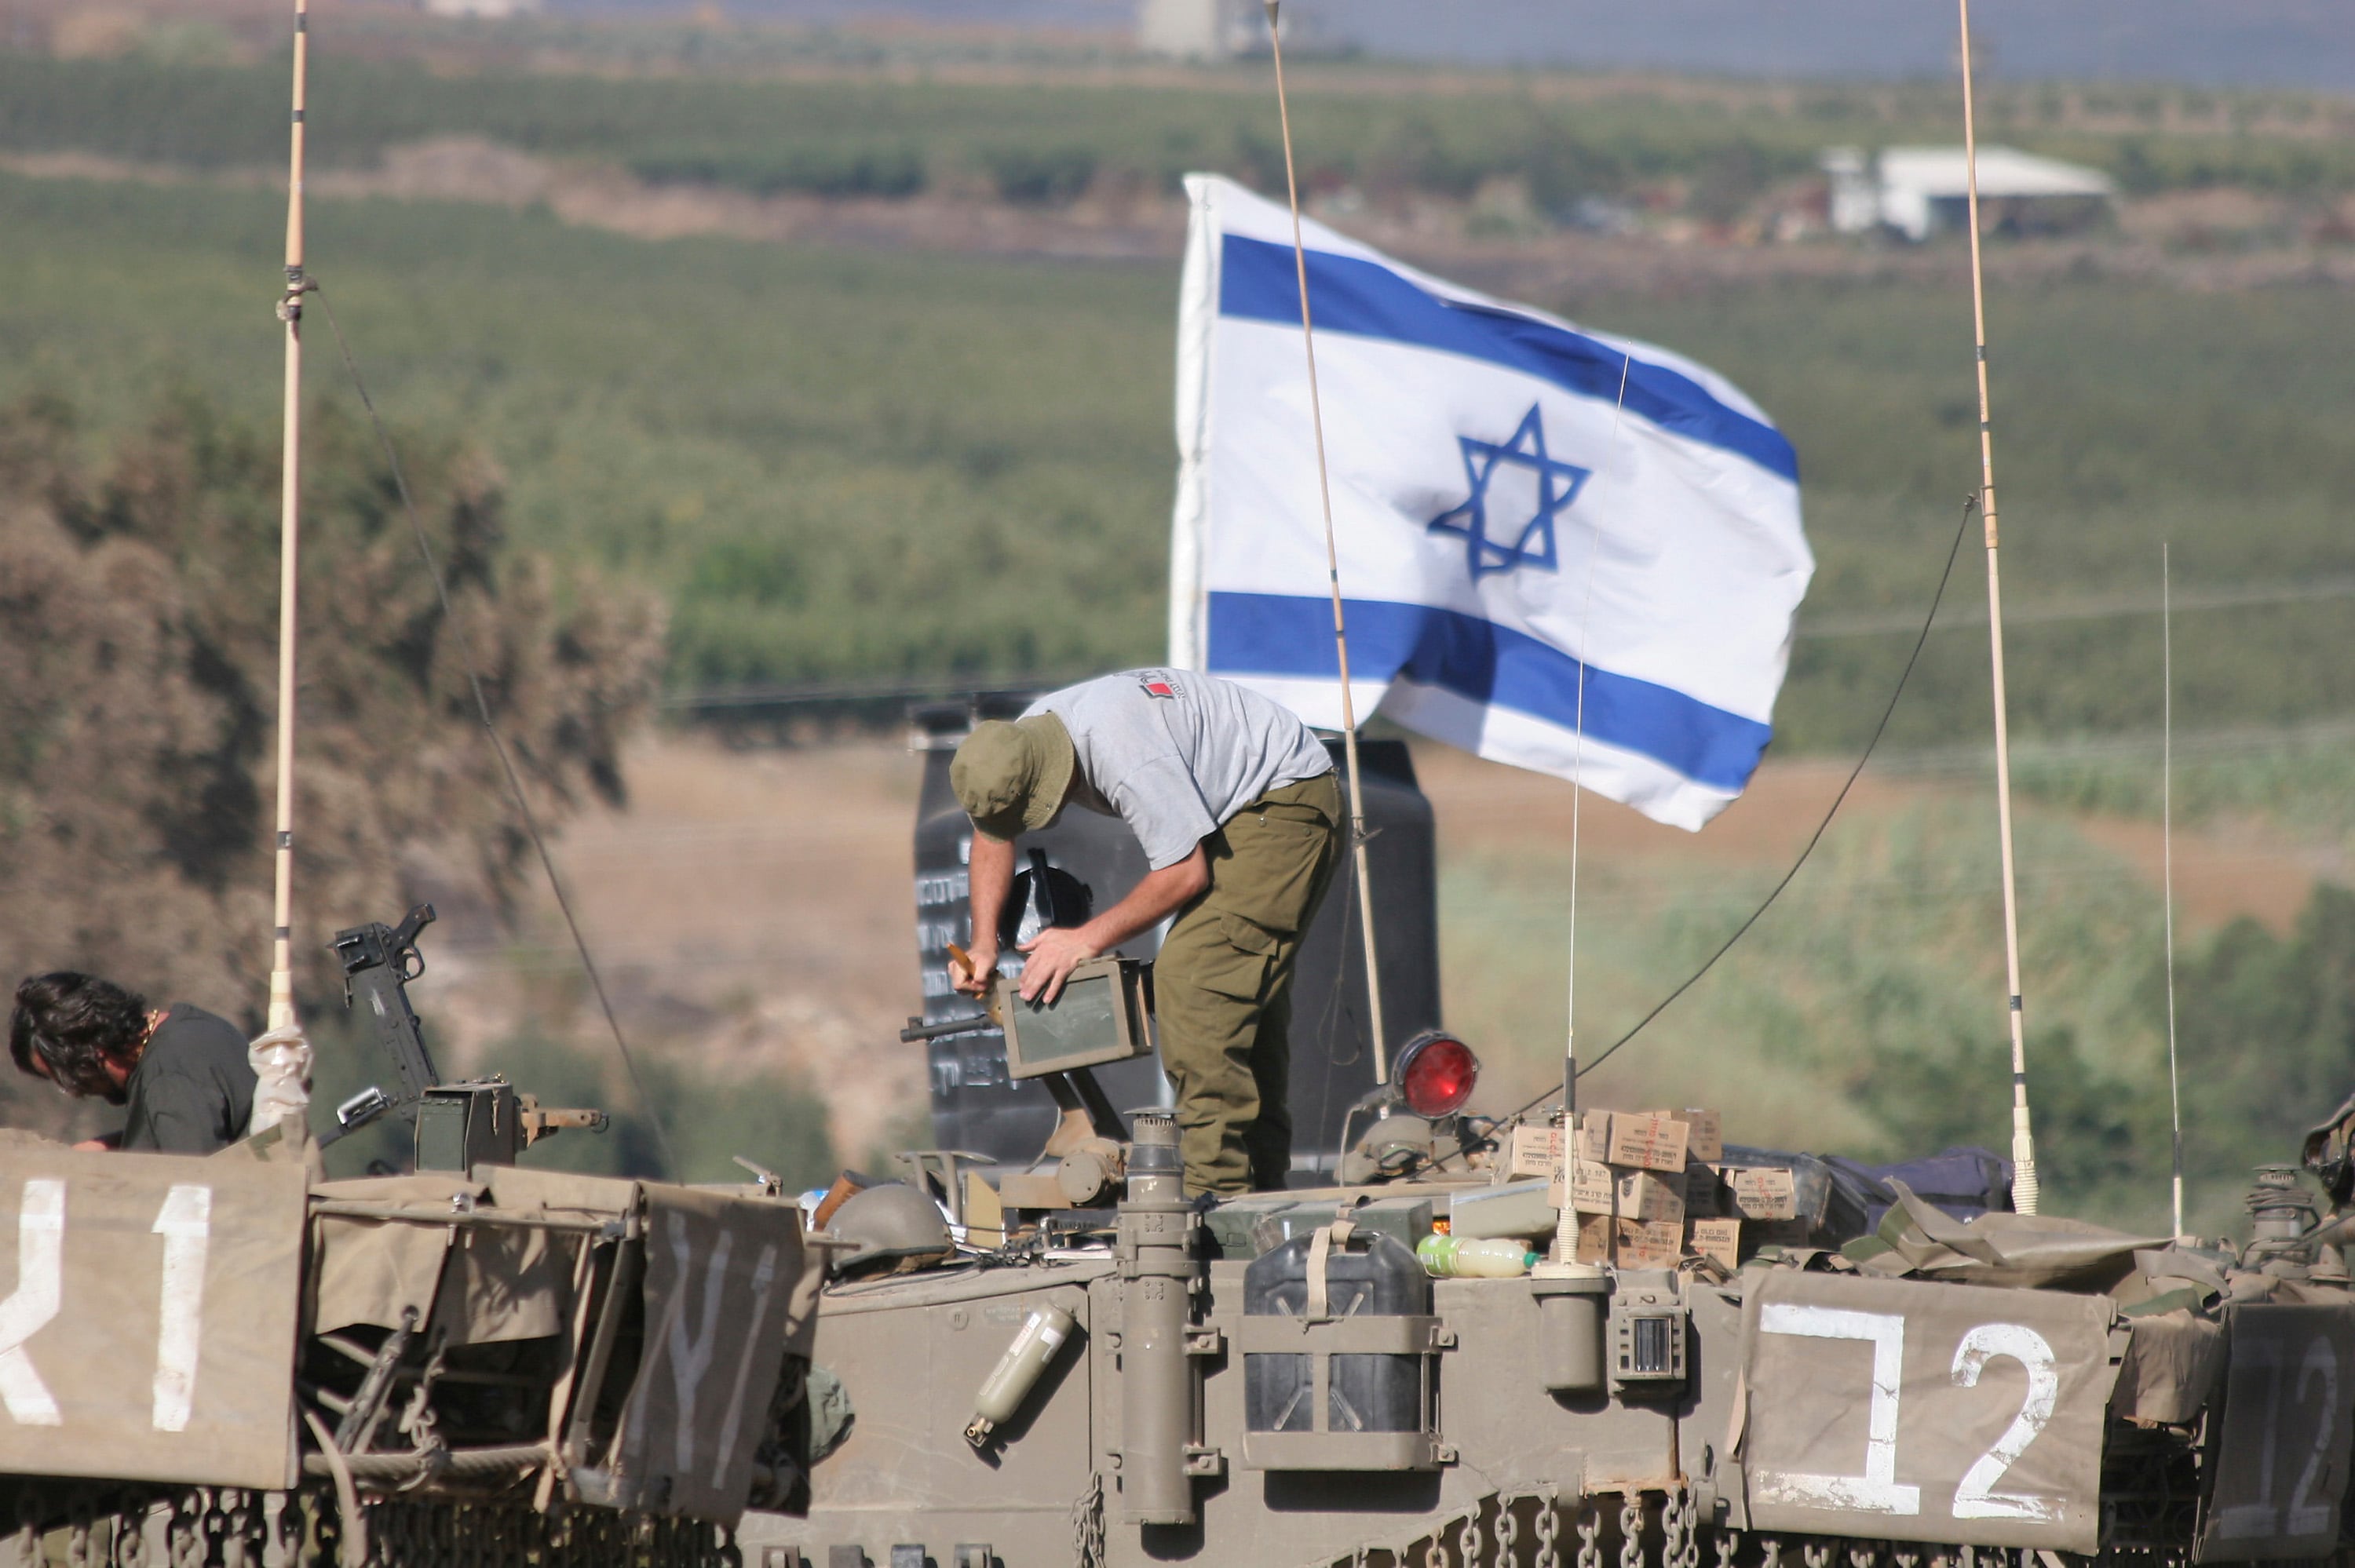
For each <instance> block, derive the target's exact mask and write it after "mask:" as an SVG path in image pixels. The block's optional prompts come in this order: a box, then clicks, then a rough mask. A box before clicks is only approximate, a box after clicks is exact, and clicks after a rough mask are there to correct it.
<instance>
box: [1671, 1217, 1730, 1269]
mask: <svg viewBox="0 0 2355 1568" xmlns="http://www.w3.org/2000/svg"><path fill="white" fill-rule="evenodd" d="M1685 1229H1686V1240H1685V1246H1686V1249H1687V1250H1688V1251H1689V1252H1691V1253H1693V1254H1694V1255H1696V1256H1700V1257H1705V1258H1708V1259H1710V1261H1711V1262H1713V1263H1715V1264H1717V1265H1718V1266H1720V1267H1721V1268H1725V1269H1735V1268H1739V1267H1741V1266H1742V1222H1741V1221H1740V1220H1694V1221H1693V1222H1691V1223H1690V1224H1689V1225H1687V1226H1686V1228H1685Z"/></svg>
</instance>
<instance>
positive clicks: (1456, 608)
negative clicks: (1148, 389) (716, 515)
mask: <svg viewBox="0 0 2355 1568" xmlns="http://www.w3.org/2000/svg"><path fill="white" fill-rule="evenodd" d="M1186 188H1187V191H1188V194H1189V195H1190V196H1191V197H1192V200H1193V219H1192V225H1191V228H1190V229H1189V232H1188V238H1187V245H1186V267H1185V280H1184V283H1183V287H1182V292H1181V300H1180V305H1179V312H1178V341H1177V445H1178V450H1179V452H1180V455H1181V460H1182V461H1181V466H1180V469H1179V472H1178V486H1177V514H1176V519H1175V525H1174V536H1173V539H1172V544H1171V551H1170V595H1169V606H1170V630H1169V641H1170V662H1171V663H1172V664H1174V665H1177V666H1178V667H1180V668H1185V669H1198V670H1206V671H1209V673H1213V674H1218V675H1222V676H1224V677H1226V678H1228V679H1230V680H1233V681H1237V682H1240V683H1242V684H1245V685H1248V686H1251V687H1252V688H1253V689H1254V690H1257V691H1261V692H1263V693H1265V694H1268V695H1269V696H1272V697H1274V698H1275V699H1277V700H1278V701H1280V702H1282V703H1284V704H1285V705H1288V706H1290V707H1291V708H1292V709H1293V710H1294V711H1295V712H1296V713H1298V714H1299V715H1301V716H1302V717H1303V718H1304V719H1305V720H1307V721H1308V722H1309V723H1310V724H1312V725H1316V726H1323V727H1326V728H1338V727H1339V726H1340V724H1341V701H1340V682H1339V679H1338V664H1337V660H1336V657H1335V652H1334V646H1333V612H1332V605H1331V599H1330V590H1329V588H1328V586H1327V575H1326V556H1325V535H1324V522H1323V514H1322V512H1321V510H1320V508H1319V505H1318V502H1317V494H1316V444H1315V434H1314V431H1313V430H1312V429H1311V426H1310V418H1309V402H1308V376H1307V367H1306V364H1305V358H1304V356H1303V354H1302V351H1301V342H1300V291H1299V287H1298V284H1297V281H1296V273H1295V263H1294V258H1293V249H1292V220H1291V217H1290V215H1289V213H1288V212H1287V211H1286V209H1284V207H1279V206H1277V205H1275V204H1274V203H1272V202H1269V201H1266V200H1264V199H1263V198H1261V197H1259V196H1254V195H1252V193H1251V192H1250V191H1247V190H1245V189H1243V188H1242V187H1241V185H1235V184H1234V183H1232V182H1231V181H1229V180H1224V179H1220V178H1218V177H1215V176H1212V175H1190V176H1188V179H1187V181H1186ZM1304 232H1305V237H1306V243H1307V250H1308V299H1309V306H1310V311H1311V314H1312V317H1313V320H1314V322H1315V326H1316V370H1317V378H1318V387H1319V390H1320V392H1321V395H1322V397H1323V401H1324V412H1325V443H1326V452H1327V459H1328V461H1329V463H1330V465H1331V471H1332V490H1333V521H1334V528H1335V532H1336V536H1337V540H1338V547H1339V556H1340V574H1341V588H1342V593H1343V595H1344V599H1345V609H1346V613H1347V617H1348V639H1349V675H1350V684H1351V687H1352V688H1353V690H1352V695H1353V696H1354V697H1355V699H1356V704H1357V711H1358V716H1359V720H1360V721H1361V722H1362V721H1363V720H1364V719H1365V718H1366V717H1367V716H1369V715H1371V714H1372V713H1374V712H1375V711H1376V710H1377V708H1379V710H1380V712H1382V713H1384V714H1386V715H1390V716H1391V718H1393V719H1396V720H1397V721H1398V722H1400V723H1401V724H1403V725H1406V726H1409V727H1411V728H1413V729H1416V730H1419V731H1421V732H1422V733H1423V734H1425V735H1428V736H1433V738H1435V739H1439V740H1444V741H1447V742H1449V743H1451V744H1453V745H1456V746H1460V747H1465V748H1466V749H1467V750H1471V751H1475V752H1477V753H1478V754H1479V755H1480V756H1482V757H1487V758H1494V759H1495V760H1497V761H1499V762H1508V763H1513V764H1516V765H1518V766H1520V767H1524V768H1537V769H1539V770H1540V771H1543V772H1547V773H1553V774H1558V775H1560V776H1561V777H1562V778H1565V779H1568V778H1573V777H1576V778H1578V779H1580V781H1581V782H1582V783H1583V784H1584V785H1585V786H1586V787H1588V788H1590V789H1595V790H1598V791H1600V792H1601V793H1603V794H1605V795H1608V796H1610V797H1611V798H1612V799H1614V800H1622V801H1625V802H1626V803H1627V804H1628V805H1631V806H1633V807H1635V808H1636V810H1640V811H1642V812H1644V813H1645V814H1646V816H1649V817H1651V818H1653V819H1655V820H1656V821H1662V822H1669V823H1673V824H1675V825H1677V826H1679V827H1684V828H1699V827H1700V826H1701V825H1702V824H1703V823H1705V822H1707V821H1709V820H1710V818H1711V817H1712V816H1714V815H1716V814H1717V812H1718V811H1720V810H1722V809H1724V807H1725V805H1726V803H1727V802H1729V801H1731V800H1733V799H1734V797H1736V796H1737V795H1739V794H1740V793H1741V792H1742V787H1743V786H1744V785H1745V784H1746V783H1747V782H1748V781H1749V779H1750V775H1751V773H1752V771H1753V769H1755V768H1756V767H1757V765H1758V759H1759V757H1760V755H1761V754H1762V753H1763V752H1764V750H1765V747H1766V743H1767V741H1768V739H1769V738H1770V737H1771V736H1772V734H1773V729H1772V725H1771V721H1772V719H1773V715H1774V695H1775V693H1776V692H1777V691H1778V690H1779V689H1780V688H1781V686H1782V683H1783V673H1784V670H1785V666H1786V664H1787V663H1788V662H1789V656H1790V638H1791V623H1792V617H1793V615H1794V614H1795V613H1796V610H1797V609H1798V605H1799V600H1800V599H1801V597H1802V596H1803V595H1805V593H1806V588H1807V579H1808V577H1810V576H1811V575H1812V574H1813V572H1814V570H1815V562H1814V558H1813V557H1812V556H1810V555H1809V553H1808V550H1807V544H1806V535H1804V534H1803V533H1802V532H1801V529H1800V526H1799V482H1798V462H1797V458H1796V454H1795V453H1794V452H1793V450H1792V448H1791V443H1790V442H1789V441H1788V440H1785V438H1784V436H1783V434H1782V432H1781V431H1779V430H1777V429H1775V428H1774V425H1773V424H1772V423H1771V422H1770V421H1769V420H1768V419H1767V418H1766V416H1765V414H1764V412H1763V411H1761V410H1760V409H1759V408H1758V407H1757V405H1755V404H1753V402H1751V401H1750V399H1749V398H1747V397H1744V396H1742V393H1741V391H1740V390H1739V389H1737V388H1736V387H1733V386H1732V384H1731V383H1729V382H1728V381H1726V380H1725V379H1724V378H1723V377H1722V376H1718V375H1716V374H1715V373H1714V372H1712V371H1710V370H1708V369H1706V368H1704V367H1703V366H1699V365H1696V364H1694V363H1692V362H1691V361H1690V360H1688V359H1685V358H1682V357H1681V356H1679V355H1674V354H1671V353H1669V352H1668V351H1667V350H1665V349H1660V348H1656V347H1654V346H1652V345H1651V344H1644V343H1636V342H1633V341H1631V340H1628V339H1625V338H1618V337H1612V336H1608V335H1606V334H1601V333H1594V332H1590V331H1587V330H1586V329H1585V328H1582V327H1579V326H1576V325H1573V324H1572V323H1569V322H1567V321H1563V320H1561V318H1559V317H1556V316H1550V315H1546V314H1544V313H1540V312H1537V311H1532V310H1528V309H1524V308H1523V307H1521V306H1518V305H1512V304H1507V303H1504V302H1499V301H1496V300H1492V299H1489V298H1488V297H1487V296H1486V295H1483V294H1478V293H1475V292H1473V291H1471V290H1468V289H1461V288H1457V287H1455V285H1454V284H1451V283H1446V282H1443V281H1440V280H1438V279H1435V278H1432V277H1428V276H1426V275H1424V274H1423V273H1421V272H1418V271H1416V270H1413V269H1412V268H1409V267H1406V266H1402V265H1401V264H1400V263H1398V262H1396V261H1393V260H1390V259H1389V258H1387V257H1384V256H1382V255H1380V253H1379V252H1376V251H1374V250H1370V249H1367V248H1366V247H1365V246H1362V245H1359V244H1357V243H1356V242H1354V241H1352V240H1350V239H1348V238H1344V237H1343V236H1341V235H1339V234H1337V233H1335V232H1334V231H1332V230H1331V229H1328V228H1324V227H1323V226H1321V225H1318V224H1315V223H1308V224H1305V226H1304ZM1582 672H1583V674H1584V681H1583V686H1584V722H1583V737H1582V739H1581V736H1580V729H1581V725H1580V696H1581V693H1580V687H1581V684H1582V682H1581V673H1582Z"/></svg>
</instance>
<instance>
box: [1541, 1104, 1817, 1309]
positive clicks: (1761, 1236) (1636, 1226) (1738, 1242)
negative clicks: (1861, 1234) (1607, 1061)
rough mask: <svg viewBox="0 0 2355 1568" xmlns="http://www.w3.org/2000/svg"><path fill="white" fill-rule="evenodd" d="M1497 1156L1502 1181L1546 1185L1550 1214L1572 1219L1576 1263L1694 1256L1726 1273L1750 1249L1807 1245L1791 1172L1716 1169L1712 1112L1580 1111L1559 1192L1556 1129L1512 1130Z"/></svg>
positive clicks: (1720, 1133) (1718, 1130) (1718, 1146)
mask: <svg viewBox="0 0 2355 1568" xmlns="http://www.w3.org/2000/svg"><path fill="white" fill-rule="evenodd" d="M1500 1152H1501V1155H1502V1158H1503V1159H1504V1160H1505V1163H1506V1165H1507V1168H1508V1169H1507V1171H1506V1175H1507V1179H1508V1180H1515V1179H1527V1178H1529V1177H1534V1176H1543V1177H1546V1178H1549V1179H1550V1180H1551V1181H1554V1183H1555V1185H1554V1188H1553V1191H1552V1194H1551V1196H1552V1199H1553V1203H1554V1206H1555V1207H1556V1208H1558V1209H1559V1208H1564V1207H1567V1208H1569V1209H1571V1210H1572V1211H1573V1212H1574V1213H1577V1215H1578V1216H1579V1222H1578V1260H1579V1261H1580V1262H1581V1263H1609V1264H1615V1265H1616V1266H1619V1267H1621V1268H1673V1267H1674V1266H1676V1264H1677V1262H1678V1259H1679V1258H1682V1257H1687V1256H1699V1257H1706V1258H1710V1259H1712V1260H1714V1261H1715V1262H1717V1263H1718V1264H1720V1265H1721V1266H1724V1267H1726V1268H1729V1269H1730V1268H1734V1267H1736V1266H1739V1265H1740V1262H1741V1260H1742V1258H1744V1257H1746V1256H1748V1255H1750V1254H1751V1253H1753V1252H1755V1251H1756V1250H1757V1249H1758V1248H1759V1247H1760V1246H1763V1245H1784V1246H1796V1245H1805V1243H1806V1240H1807V1225H1806V1222H1805V1221H1804V1220H1802V1219H1801V1218H1800V1217H1799V1210H1798V1197H1797V1192H1796V1184H1795V1183H1794V1181H1793V1179H1792V1175H1791V1172H1790V1171H1786V1170H1784V1169H1782V1168H1780V1167H1777V1166H1764V1165H1728V1164H1726V1163H1725V1136H1724V1126H1723V1120H1722V1118H1721V1117H1720V1115H1719V1114H1718V1113H1717V1112H1716V1111H1713V1110H1698V1109H1695V1110H1662V1111H1602V1110H1595V1111H1587V1112H1585V1113H1583V1114H1582V1115H1581V1116H1580V1118H1579V1122H1578V1130H1577V1134H1576V1141H1575V1142H1574V1143H1573V1144H1572V1160H1571V1166H1570V1188H1569V1191H1568V1192H1564V1191H1562V1189H1561V1184H1560V1182H1561V1128H1558V1127H1517V1128H1513V1130H1512V1132H1511V1134H1510V1136H1509V1137H1508V1139H1507V1142H1506V1145H1505V1147H1504V1149H1503V1150H1501V1151H1500Z"/></svg>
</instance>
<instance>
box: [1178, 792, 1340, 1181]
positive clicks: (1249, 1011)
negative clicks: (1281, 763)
mask: <svg viewBox="0 0 2355 1568" xmlns="http://www.w3.org/2000/svg"><path fill="white" fill-rule="evenodd" d="M1340 845H1341V786H1340V782H1339V780H1338V779H1336V778H1335V777H1334V776H1333V775H1332V774H1330V773H1325V774H1320V775H1319V776H1317V777H1316V778H1315V779H1303V780H1302V781H1301V782H1299V783H1297V784H1286V785H1284V786H1282V787H1280V788H1278V789H1271V790H1269V791H1268V792H1267V793H1266V794H1264V795H1263V796H1261V797H1260V798H1259V799H1258V800H1254V801H1252V803H1251V804H1250V805H1248V806H1245V807H1244V808H1243V809H1242V810H1240V811H1238V812H1236V813H1235V814H1234V816H1233V817H1232V818H1231V820H1230V821H1228V822H1227V824H1226V826H1224V827H1223V828H1221V829H1220V831H1219V832H1215V833H1213V834H1211V835H1210V836H1209V838H1207V839H1204V840H1203V841H1202V848H1203V851H1204V853H1205V854H1206V856H1207V857H1208V859H1209V871H1210V885H1209V887H1208V888H1206V889H1204V890H1203V892H1202V894H1201V895H1200V896H1199V897H1197V898H1196V899H1195V900H1194V902H1192V903H1191V904H1188V906H1186V907H1185V908H1184V909H1182V910H1180V911H1179V912H1178V915H1177V919H1176V920H1175V921H1173V922H1172V923H1171V925H1170V927H1169V934H1168V936H1167V937H1166V938H1163V939H1162V943H1161V953H1160V957H1159V958H1158V959H1156V961H1155V963H1154V966H1153V994H1154V1013H1155V1017H1156V1021H1157V1022H1158V1025H1159V1029H1160V1035H1161V1067H1162V1071H1164V1072H1165V1073H1167V1074H1168V1075H1169V1083H1170V1086H1171V1088H1172V1089H1174V1090H1175V1091H1176V1095H1177V1141H1178V1148H1179V1151H1180V1152H1181V1153H1182V1154H1183V1155H1184V1157H1185V1160H1186V1187H1187V1190H1188V1191H1189V1192H1221V1193H1231V1192H1250V1191H1251V1190H1252V1189H1253V1188H1271V1187H1282V1186H1283V1185H1284V1178H1285V1174H1286V1172H1288V1171H1290V1170H1291V1167H1292V1111H1291V1108H1290V1107H1289V1105H1288V1103H1287V1095H1288V1092H1289V1086H1290V1082H1291V1061H1292V1043H1291V1038H1290V1033H1289V1029H1290V1024H1291V1022H1292V967H1293V960H1294V959H1295V958H1297V957H1298V956H1299V953H1300V939H1301V937H1302V935H1303V934H1304V933H1305V932H1306V930H1307V929H1308V922H1309V921H1310V919H1312V918H1313V917H1314V916H1316V906H1317V905H1318V904H1319V903H1321V902H1322V901H1323V900H1324V897H1325V888H1326V885H1327V883H1329V882H1330V881H1331V880H1332V878H1333V867H1334V865H1335V863H1336V862H1337V860H1338V858H1339V853H1340Z"/></svg>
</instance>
